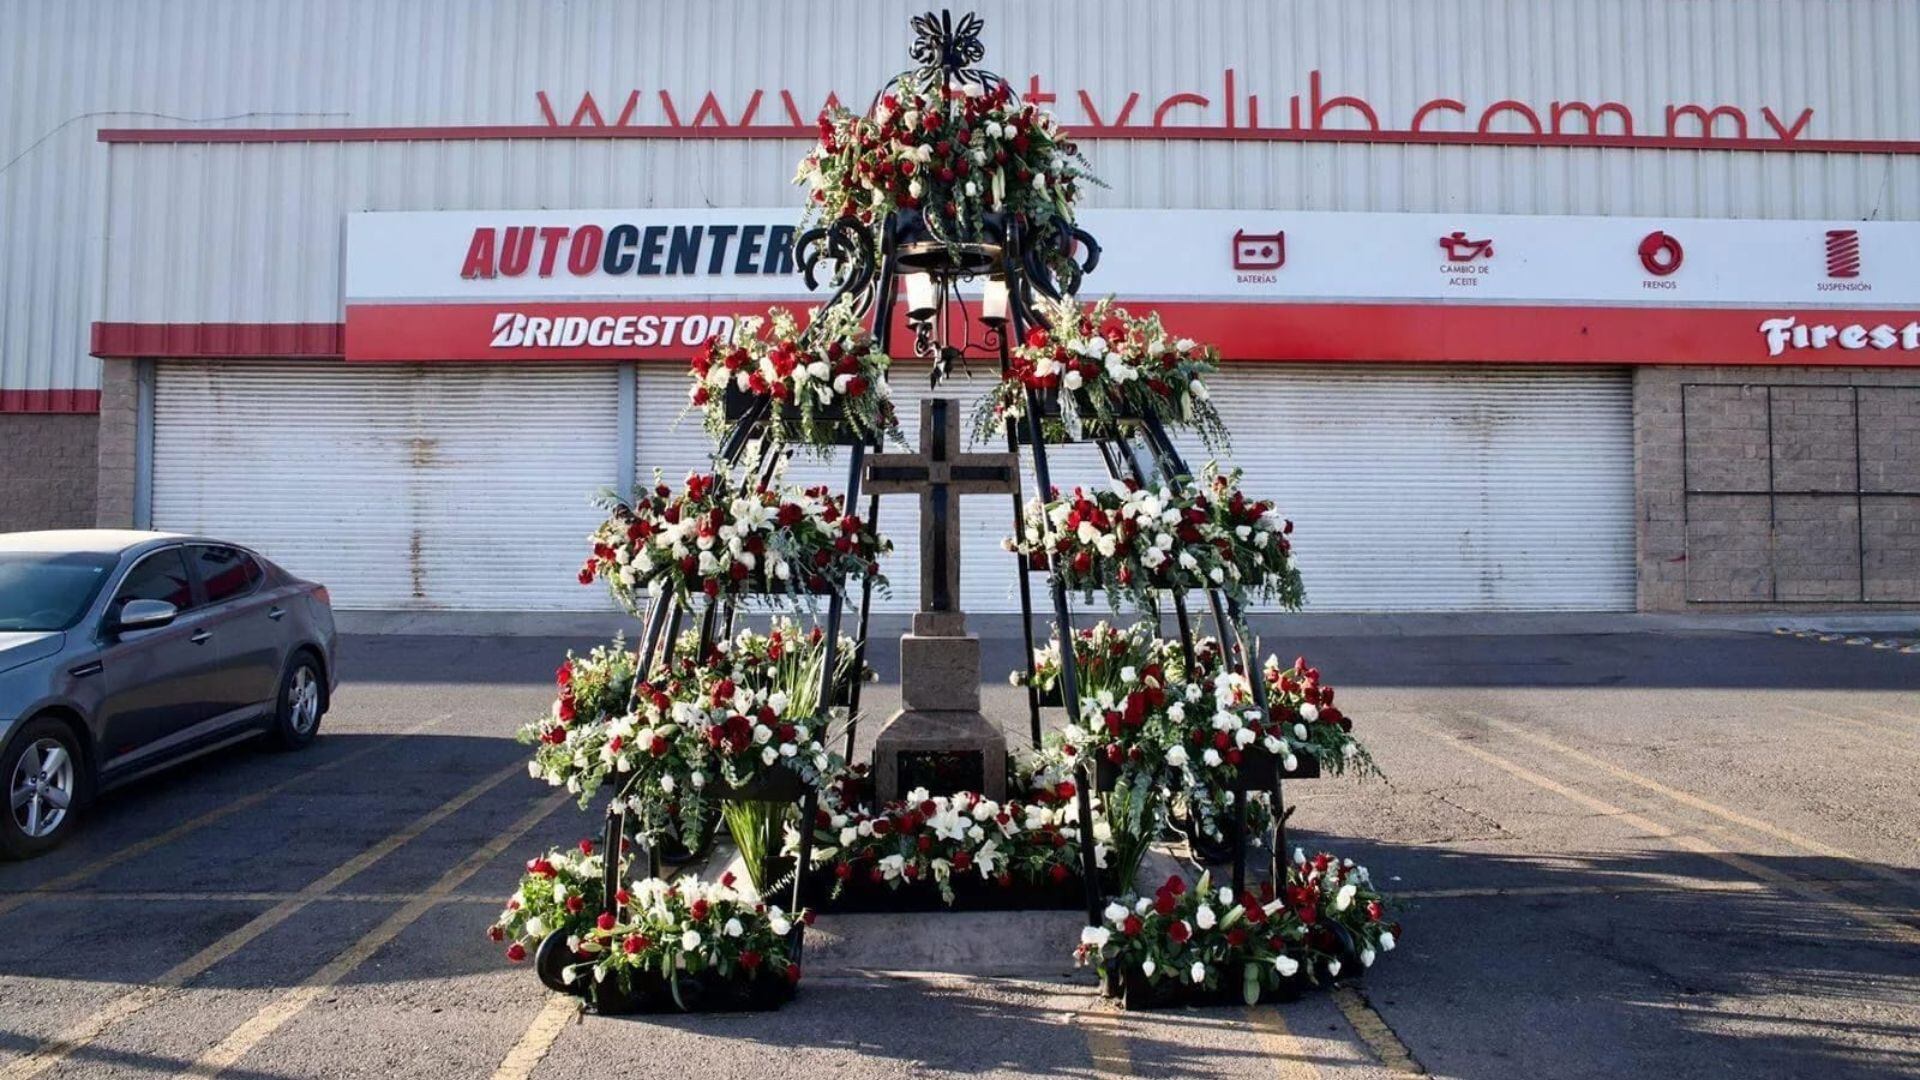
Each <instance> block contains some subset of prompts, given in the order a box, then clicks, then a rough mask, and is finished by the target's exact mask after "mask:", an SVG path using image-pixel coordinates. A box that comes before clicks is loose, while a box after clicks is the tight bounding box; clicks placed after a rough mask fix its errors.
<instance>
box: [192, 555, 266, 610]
mask: <svg viewBox="0 0 1920 1080" xmlns="http://www.w3.org/2000/svg"><path fill="white" fill-rule="evenodd" d="M192 550H193V563H194V568H195V569H197V570H198V571H200V584H201V585H202V586H204V587H205V588H206V591H207V603H209V604H219V603H223V602H225V601H228V600H232V599H233V598H234V597H236V596H245V595H246V594H248V593H250V592H252V591H253V590H254V587H255V586H257V585H259V584H260V579H261V578H263V577H265V576H266V573H265V571H263V570H261V569H260V562H259V560H257V559H255V558H254V557H253V556H251V555H249V554H247V553H246V552H244V551H241V550H240V549H239V548H236V547H227V546H226V545H224V544H195V545H193V548H192Z"/></svg>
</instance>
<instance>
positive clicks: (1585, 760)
mask: <svg viewBox="0 0 1920 1080" xmlns="http://www.w3.org/2000/svg"><path fill="white" fill-rule="evenodd" d="M1476 719H1479V720H1481V721H1484V722H1485V723H1486V724H1487V726H1489V727H1492V728H1497V729H1498V730H1501V731H1504V732H1506V733H1508V734H1510V735H1513V736H1516V737H1518V738H1522V739H1525V740H1527V741H1528V742H1530V743H1533V744H1535V745H1537V746H1543V747H1545V748H1547V749H1548V750H1552V751H1553V752H1555V753H1557V754H1560V755H1562V756H1565V757H1569V758H1572V759H1573V760H1575V761H1578V762H1580V763H1581V764H1582V765H1587V766H1590V767H1592V768H1595V769H1599V770H1600V771H1601V772H1604V773H1606V774H1607V775H1609V776H1612V777H1614V778H1616V779H1619V780H1624V781H1626V782H1627V783H1629V784H1633V785H1634V786H1636V787H1640V788H1645V789H1646V790H1648V791H1651V792H1654V793H1655V794H1658V795H1662V796H1665V797H1666V798H1668V799H1671V800H1673V801H1674V802H1677V803H1679V804H1681V805H1682V806H1688V807H1692V808H1693V809H1695V810H1699V811H1701V812H1702V813H1706V814H1711V815H1713V816H1714V817H1717V818H1720V819H1721V820H1723V821H1731V822H1733V823H1734V824H1735V825H1740V826H1743V827H1745V828H1748V829H1752V830H1753V831H1755V832H1759V833H1765V834H1766V835H1768V836H1771V837H1773V838H1774V839H1776V840H1779V841H1782V842H1783V843H1787V844H1791V845H1792V846H1794V847H1797V848H1799V849H1800V850H1802V851H1808V852H1812V853H1813V854H1815V855H1823V856H1825V857H1827V858H1829V859H1842V860H1845V861H1847V862H1850V863H1854V864H1856V865H1857V866H1858V867H1859V868H1860V869H1861V870H1864V871H1866V872H1867V873H1869V874H1872V875H1873V876H1875V877H1877V878H1881V879H1883V880H1886V881H1890V882H1892V883H1894V884H1896V885H1900V886H1902V887H1905V888H1913V886H1914V882H1913V880H1912V879H1911V878H1910V877H1908V875H1906V874H1902V873H1900V872H1899V871H1896V870H1890V869H1888V868H1887V867H1884V866H1881V865H1880V864H1878V863H1875V862H1872V861H1869V860H1866V859H1862V858H1860V857H1859V856H1858V855H1854V854H1853V853H1851V852H1848V851H1842V850H1841V849H1839V848H1837V847H1833V846H1832V845H1829V844H1823V843H1821V842H1820V841H1818V840H1814V839H1810V838H1808V837H1805V836H1801V835H1800V834H1799V833H1796V832H1792V831H1790V830H1788V829H1783V828H1781V827H1779V826H1778V825H1775V824H1773V823H1772V822H1768V821H1762V820H1760V819H1759V818H1756V817H1753V816H1751V815H1749V814H1743V813H1740V812H1739V811H1737V810H1729V809H1728V808H1726V807H1724V806H1721V805H1720V804H1718V803H1715V802H1711V801H1709V800H1706V799H1703V798H1701V797H1700V796H1698V795H1695V794H1693V793H1692V792H1687V791H1681V790H1680V789H1679V788H1675V787H1671V786H1669V785H1666V784H1663V783H1661V782H1660V781H1658V780H1654V779H1651V778H1649V777H1645V776H1641V775H1640V774H1639V773H1636V772H1632V771H1630V770H1627V769H1623V768H1621V767H1620V766H1618V765H1615V764H1614V763H1613V762H1611V761H1607V760H1605V759H1603V758H1598V757H1595V756H1594V755H1592V754H1589V753H1587V752H1586V751H1584V750H1576V749H1574V748H1573V747H1571V746H1568V745H1566V744H1565V743H1562V742H1559V741H1557V740H1555V739H1551V738H1548V737H1547V736H1545V735H1542V734H1540V733H1539V732H1536V731H1530V730H1528V729H1526V728H1524V727H1521V726H1520V725H1518V724H1509V723H1507V722H1506V721H1504V720H1495V719H1493V718H1492V717H1488V716H1479V717H1476Z"/></svg>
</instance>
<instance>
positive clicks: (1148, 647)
mask: <svg viewBox="0 0 1920 1080" xmlns="http://www.w3.org/2000/svg"><path fill="white" fill-rule="evenodd" d="M1157 629H1158V628H1157V627H1155V626H1154V625H1153V623H1151V622H1147V621H1141V622H1136V623H1134V624H1133V625H1131V626H1119V625H1116V624H1113V623H1109V622H1107V621H1106V620H1104V619H1103V620H1101V621H1100V622H1097V623H1095V624H1093V625H1092V626H1090V627H1083V628H1081V629H1079V630H1077V631H1075V633H1074V648H1073V657H1074V675H1075V689H1077V690H1078V691H1079V699H1080V700H1081V701H1083V702H1084V701H1091V700H1093V699H1094V698H1095V697H1096V696H1098V695H1099V693H1100V692H1101V691H1102V690H1106V691H1110V692H1117V691H1119V690H1120V689H1121V688H1122V687H1123V686H1124V685H1126V684H1128V683H1131V682H1133V681H1134V676H1135V675H1139V674H1141V673H1144V674H1145V675H1146V676H1148V677H1149V678H1150V679H1153V680H1156V681H1159V680H1163V679H1164V678H1165V677H1166V674H1167V672H1168V670H1169V669H1171V670H1172V671H1173V672H1174V673H1175V674H1176V675H1177V674H1178V671H1179V666H1180V663H1181V661H1180V657H1179V651H1178V650H1177V649H1175V648H1172V647H1171V644H1170V643H1169V642H1167V641H1166V640H1165V639H1163V638H1161V637H1160V636H1159V635H1158V634H1157V633H1156V630H1157ZM1129 672H1132V673H1133V675H1129V674H1128V673H1129ZM1064 677H1065V669H1064V668H1063V667H1062V665H1061V657H1060V639H1059V638H1057V637H1056V638H1054V639H1053V640H1051V641H1049V642H1047V644H1045V645H1042V646H1041V647H1039V648H1037V649H1035V650H1033V673H1032V675H1031V680H1032V682H1033V685H1034V686H1035V687H1037V688H1038V689H1039V690H1040V692H1041V695H1042V699H1043V701H1047V702H1060V701H1064V700H1065V699H1064V698H1063V697H1062V695H1061V686H1062V683H1061V680H1062V679H1063V678H1064ZM1028 680H1029V676H1028V674H1027V672H1025V671H1015V672H1014V673H1013V674H1012V675H1011V676H1010V677H1009V680H1008V681H1009V682H1011V683H1012V684H1013V685H1014V686H1025V685H1026V684H1027V682H1028Z"/></svg>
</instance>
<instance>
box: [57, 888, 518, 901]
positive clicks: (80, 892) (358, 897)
mask: <svg viewBox="0 0 1920 1080" xmlns="http://www.w3.org/2000/svg"><path fill="white" fill-rule="evenodd" d="M23 895H26V896H28V897H32V898H35V899H40V900H47V899H59V900H65V901H67V902H69V903H80V904H84V903H87V902H89V901H99V902H102V903H130V904H176V903H187V904H233V903H253V904H275V903H279V902H280V901H282V900H292V899H295V898H297V897H300V896H302V895H303V894H302V893H299V892H294V891H285V890H283V891H280V892H115V891H112V890H109V889H75V890H71V891H58V892H56V891H54V890H51V889H27V890H24V892H23ZM413 897H414V894H413V893H350V892H336V893H325V894H323V895H320V896H308V897H307V899H309V900H312V901H313V902H315V903H317V904H404V903H406V902H407V901H409V900H411V899H413ZM441 903H444V904H498V903H500V898H499V897H497V896H482V895H480V894H479V893H458V894H456V895H453V896H449V897H446V898H444V899H442V900H441Z"/></svg>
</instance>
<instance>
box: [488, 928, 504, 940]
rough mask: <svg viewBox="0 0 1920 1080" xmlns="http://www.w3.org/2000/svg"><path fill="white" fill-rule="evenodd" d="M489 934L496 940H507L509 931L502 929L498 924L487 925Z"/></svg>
mask: <svg viewBox="0 0 1920 1080" xmlns="http://www.w3.org/2000/svg"><path fill="white" fill-rule="evenodd" d="M487 936H488V937H490V938H492V939H493V940H495V941H505V940H506V939H507V932H506V931H505V930H502V929H501V928H500V927H499V926H498V925H494V926H489V927H487Z"/></svg>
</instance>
